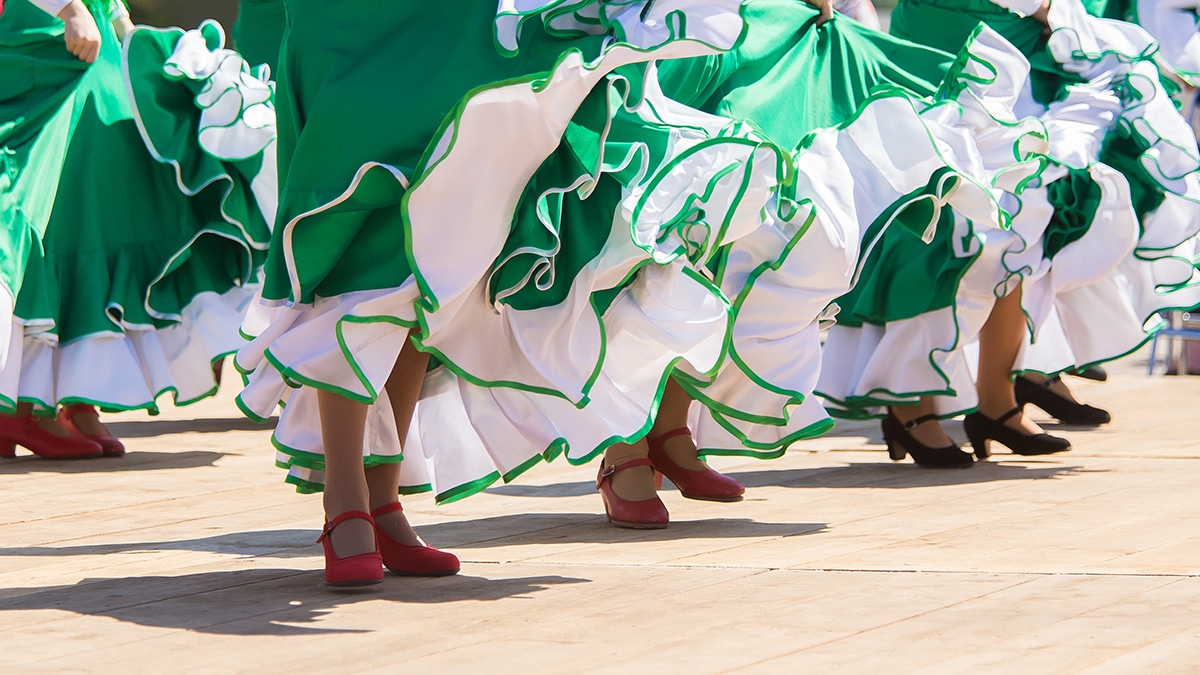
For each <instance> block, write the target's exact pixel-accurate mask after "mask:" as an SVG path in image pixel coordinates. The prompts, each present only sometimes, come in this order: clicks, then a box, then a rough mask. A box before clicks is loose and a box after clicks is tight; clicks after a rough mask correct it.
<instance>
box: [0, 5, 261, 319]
mask: <svg viewBox="0 0 1200 675" xmlns="http://www.w3.org/2000/svg"><path fill="white" fill-rule="evenodd" d="M98 25H99V28H100V32H101V36H102V39H103V43H102V47H101V51H100V55H99V57H98V58H97V60H96V62H95V63H94V64H92V65H91V66H87V65H85V64H82V63H80V62H79V61H78V60H76V59H75V58H74V57H73V56H71V55H70V54H69V53H68V52H67V51H66V47H65V44H64V41H63V37H62V24H61V22H59V21H58V20H57V19H54V18H53V17H48V16H47V15H45V14H44V13H43V12H41V10H38V9H36V8H35V7H33V6H32V5H30V4H29V3H28V2H26V0H14V1H13V2H10V3H8V5H7V7H6V9H5V12H4V14H3V15H2V16H0V43H2V44H4V45H5V49H3V50H0V59H4V61H2V62H0V73H3V75H0V86H3V87H5V89H6V90H7V91H6V92H4V93H3V94H0V100H2V101H4V103H3V104H0V105H3V106H4V108H3V112H2V114H3V119H6V120H13V121H12V122H9V123H7V124H5V126H4V127H3V131H0V144H2V145H0V148H2V153H0V154H2V156H4V157H5V158H6V161H7V162H8V164H9V165H8V166H7V167H6V172H5V173H6V175H7V176H8V177H9V179H8V183H7V184H5V185H3V186H2V187H3V189H2V190H0V200H3V201H4V203H5V204H13V205H16V207H15V208H11V209H10V208H5V209H4V214H5V215H4V216H3V217H4V218H5V220H6V223H5V224H6V225H8V226H11V227H14V228H16V229H14V230H13V231H16V232H28V233H29V234H28V235H27V236H28V237H29V240H27V241H23V242H22V243H21V245H22V246H23V247H24V248H23V249H22V252H21V254H18V255H15V256H13V255H9V254H7V253H6V256H5V257H6V262H5V266H6V267H11V266H12V265H11V264H10V262H8V261H9V260H11V261H13V262H15V261H17V260H19V259H20V258H21V257H22V255H23V257H24V262H25V267H24V270H23V271H24V277H25V278H24V283H22V284H21V288H20V292H19V293H18V296H17V309H16V314H17V316H18V317H20V318H22V319H24V320H26V321H36V322H39V323H43V324H50V323H52V324H53V325H54V327H55V328H54V331H53V332H55V333H57V335H58V338H59V340H60V341H61V342H69V341H71V340H74V339H78V338H81V337H85V336H90V335H94V334H97V333H104V332H120V330H121V328H120V326H119V325H118V324H117V323H116V322H117V321H124V322H127V323H130V324H138V325H144V326H154V327H165V326H168V325H171V324H172V323H173V321H172V320H171V319H170V318H169V316H170V315H177V314H178V313H180V312H181V310H182V309H183V307H185V306H186V305H187V304H188V303H189V302H190V301H191V300H192V299H193V298H194V297H195V295H196V294H197V293H200V292H202V291H214V292H219V293H220V292H224V291H227V290H229V289H230V288H231V287H233V286H234V285H236V284H240V283H242V282H244V281H247V280H249V275H250V274H252V273H253V268H254V264H255V262H254V261H253V260H252V259H251V256H250V254H249V253H248V251H247V248H246V244H245V237H244V236H243V235H242V234H241V232H240V230H238V229H237V228H235V227H234V226H233V224H231V223H229V222H228V220H227V219H226V217H225V215H227V214H224V213H223V212H222V204H223V203H225V202H226V200H224V199H223V193H224V192H225V191H226V189H227V188H226V186H224V185H213V186H209V187H207V188H205V189H203V190H202V191H200V194H198V195H197V196H196V197H193V198H188V197H186V196H184V195H183V194H182V193H181V192H180V189H179V187H178V186H177V185H176V181H175V175H174V170H173V169H172V168H171V167H170V166H168V165H165V164H160V163H158V162H156V161H155V160H154V159H153V158H152V157H151V156H150V155H149V153H148V152H147V150H146V146H145V143H144V142H143V140H142V138H141V136H140V134H139V132H138V129H137V125H136V124H135V122H134V121H133V115H132V109H131V107H130V103H129V100H128V98H127V94H126V88H125V83H124V80H123V77H122V73H121V63H120V47H119V42H118V40H117V38H116V35H115V33H114V32H113V30H112V26H111V24H110V23H109V22H107V21H100V22H98ZM159 67H160V68H161V63H160V64H159ZM9 92H12V94H11V95H10V94H9ZM242 210H243V212H244V211H245V210H246V209H245V208H243V209H242ZM262 227H263V228H264V229H265V223H263V224H262ZM262 236H263V237H265V232H263V234H262ZM35 238H36V239H37V241H34V239H35ZM39 249H41V250H39Z"/></svg>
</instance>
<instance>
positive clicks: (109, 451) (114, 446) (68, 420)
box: [58, 403, 125, 457]
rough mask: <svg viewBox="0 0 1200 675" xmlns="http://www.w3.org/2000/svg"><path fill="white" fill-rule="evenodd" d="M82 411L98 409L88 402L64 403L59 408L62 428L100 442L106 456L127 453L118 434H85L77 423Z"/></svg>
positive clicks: (92, 411) (59, 419)
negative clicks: (76, 418) (76, 420)
mask: <svg viewBox="0 0 1200 675" xmlns="http://www.w3.org/2000/svg"><path fill="white" fill-rule="evenodd" d="M81 412H91V413H94V412H96V409H95V408H94V407H92V406H91V405H90V404H88V403H73V404H71V405H64V406H63V407H61V408H59V409H58V423H59V424H61V425H62V428H64V429H66V430H67V431H69V432H71V433H72V434H74V435H76V436H78V437H80V438H87V439H90V440H93V441H95V442H97V443H99V444H100V447H101V449H103V450H104V456H105V457H120V456H122V455H124V454H125V444H124V443H122V442H121V441H120V440H119V439H118V438H117V437H116V436H111V435H109V434H85V433H83V431H82V430H81V429H80V428H79V425H78V424H76V423H75V416H76V415H78V414H79V413H81Z"/></svg>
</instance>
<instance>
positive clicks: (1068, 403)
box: [1013, 377, 1112, 427]
mask: <svg viewBox="0 0 1200 675" xmlns="http://www.w3.org/2000/svg"><path fill="white" fill-rule="evenodd" d="M1058 382H1059V378H1058V377H1052V378H1050V379H1048V380H1046V381H1045V382H1042V383H1041V384H1038V383H1036V382H1034V381H1033V380H1030V379H1028V378H1025V377H1018V378H1017V379H1016V381H1015V382H1013V387H1014V390H1015V391H1016V394H1017V405H1020V406H1024V405H1027V404H1029V403H1032V404H1033V405H1035V406H1037V407H1039V408H1041V409H1042V410H1045V411H1046V414H1048V415H1050V416H1051V417H1053V418H1054V419H1056V420H1058V421H1059V422H1062V423H1063V424H1070V425H1076V426H1083V427H1098V426H1100V425H1101V424H1108V423H1109V422H1111V421H1112V415H1109V414H1108V411H1107V410H1102V409H1100V408H1097V407H1095V406H1090V405H1087V404H1086V403H1076V402H1075V401H1072V400H1071V399H1069V398H1064V397H1062V396H1059V395H1058V394H1056V393H1054V392H1053V391H1051V387H1053V386H1054V385H1055V384H1056V383H1058Z"/></svg>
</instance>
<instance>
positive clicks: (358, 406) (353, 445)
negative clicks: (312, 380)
mask: <svg viewBox="0 0 1200 675" xmlns="http://www.w3.org/2000/svg"><path fill="white" fill-rule="evenodd" d="M317 404H318V408H319V410H320V415H321V441H322V443H323V445H324V448H325V494H324V502H325V521H326V522H332V520H333V519H334V518H336V517H337V516H339V515H341V514H343V513H345V512H347V511H369V510H370V509H369V500H368V492H367V480H366V476H365V475H364V472H363V447H362V444H363V430H364V428H365V425H366V420H367V406H366V405H365V404H363V403H359V402H357V401H351V400H350V399H348V398H346V397H344V396H340V395H338V394H334V393H332V392H329V391H324V390H321V391H318V392H317ZM331 542H332V543H333V550H334V553H336V554H337V556H338V557H339V558H345V557H347V556H354V555H358V554H360V553H368V552H370V551H373V550H375V531H374V529H372V527H371V524H370V523H369V522H367V521H365V520H360V519H357V518H355V519H351V520H347V521H345V522H343V523H342V524H341V525H339V526H338V527H337V529H335V530H334V531H333V534H332V535H331Z"/></svg>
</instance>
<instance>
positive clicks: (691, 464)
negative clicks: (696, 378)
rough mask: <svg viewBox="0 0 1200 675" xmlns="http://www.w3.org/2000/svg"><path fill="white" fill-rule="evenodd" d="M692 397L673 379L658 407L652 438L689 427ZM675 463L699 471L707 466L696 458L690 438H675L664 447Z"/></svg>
mask: <svg viewBox="0 0 1200 675" xmlns="http://www.w3.org/2000/svg"><path fill="white" fill-rule="evenodd" d="M691 405H692V397H691V396H688V394H687V392H686V391H684V389H683V387H681V386H679V384H678V383H677V382H676V381H675V378H671V379H670V380H668V381H667V388H666V390H665V391H663V397H662V402H661V403H660V404H659V406H658V416H657V417H655V418H654V426H652V427H651V428H650V433H649V434H648V435H649V437H650V438H658V437H659V436H662V435H663V434H665V433H667V432H669V431H674V430H676V429H679V428H680V427H686V426H687V418H688V409H689V408H691ZM663 450H664V451H665V452H666V453H667V457H670V458H671V460H672V461H673V462H675V463H676V464H678V465H679V466H681V467H683V468H685V469H688V470H691V471H697V470H702V469H704V468H706V466H707V465H706V464H705V463H704V462H703V461H702V460H701V459H700V458H699V457H697V456H696V443H695V441H694V440H693V439H692V438H691V437H690V436H683V435H679V436H675V437H674V438H671V439H669V440H668V441H667V442H666V444H665V445H664V446H663Z"/></svg>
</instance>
